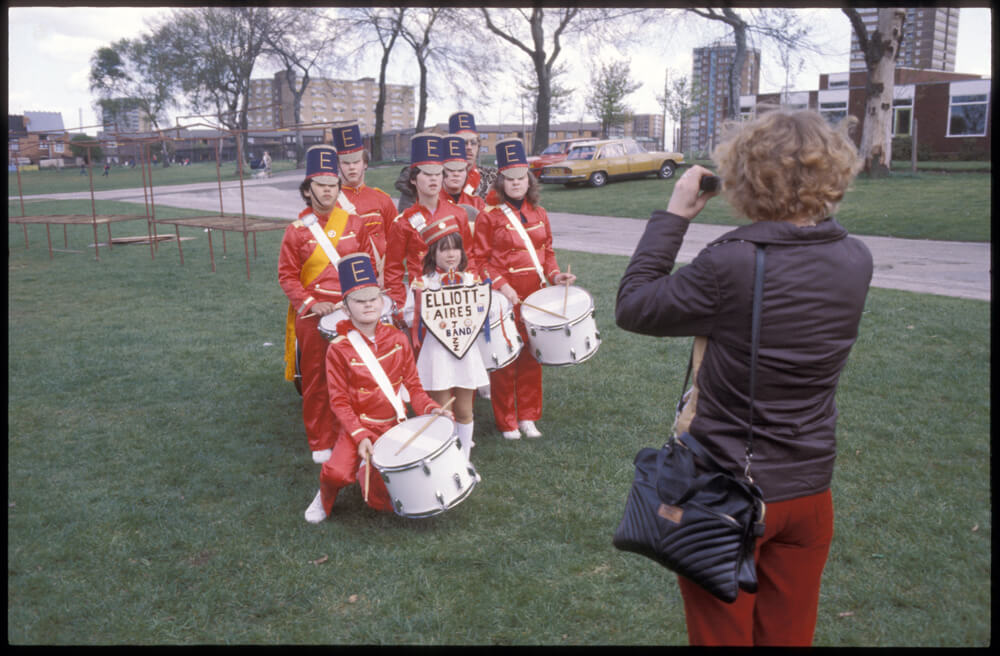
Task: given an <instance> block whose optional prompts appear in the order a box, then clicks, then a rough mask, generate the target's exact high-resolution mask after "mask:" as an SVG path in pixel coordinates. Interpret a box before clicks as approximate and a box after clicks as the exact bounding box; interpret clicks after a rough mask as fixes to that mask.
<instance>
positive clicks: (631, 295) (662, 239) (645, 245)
mask: <svg viewBox="0 0 1000 656" xmlns="http://www.w3.org/2000/svg"><path fill="white" fill-rule="evenodd" d="M688 225H689V222H688V221H687V220H686V219H684V218H682V217H679V216H677V215H675V214H671V213H669V212H664V211H662V210H656V211H654V212H653V215H652V217H650V219H649V222H648V223H647V224H646V230H645V232H643V235H642V238H641V239H639V244H638V246H636V249H635V252H634V253H633V254H632V259H631V260H630V261H629V263H628V267H627V268H626V269H625V274H624V275H623V276H622V279H621V282H620V283H619V285H618V297H617V300H616V302H615V323H617V324H618V327H620V328H623V329H625V330H628V331H631V332H635V333H640V334H643V335H653V336H657V337H666V336H674V337H676V336H683V335H709V334H711V332H712V327H713V324H714V322H715V317H716V315H717V313H718V308H719V301H720V299H719V284H718V280H717V277H716V275H715V269H714V266H713V263H712V254H711V252H710V251H709V250H708V249H706V250H703V251H702V252H701V253H699V254H698V256H697V257H696V258H695V259H694V261H693V262H691V264H689V265H687V266H684V267H681V268H680V269H678V270H677V271H676V272H674V273H671V271H673V268H674V263H675V261H676V259H677V252H678V251H679V250H680V247H681V242H682V241H683V240H684V234H685V233H686V232H687V229H688Z"/></svg>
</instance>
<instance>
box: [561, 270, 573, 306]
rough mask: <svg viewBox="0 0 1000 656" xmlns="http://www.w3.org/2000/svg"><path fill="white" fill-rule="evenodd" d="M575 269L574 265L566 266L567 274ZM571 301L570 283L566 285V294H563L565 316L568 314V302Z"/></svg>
mask: <svg viewBox="0 0 1000 656" xmlns="http://www.w3.org/2000/svg"><path fill="white" fill-rule="evenodd" d="M572 269H573V265H572V264H567V265H566V273H569V272H570V271H571V270H572ZM568 300H569V282H567V283H566V292H565V293H564V294H563V314H566V302H567V301H568Z"/></svg>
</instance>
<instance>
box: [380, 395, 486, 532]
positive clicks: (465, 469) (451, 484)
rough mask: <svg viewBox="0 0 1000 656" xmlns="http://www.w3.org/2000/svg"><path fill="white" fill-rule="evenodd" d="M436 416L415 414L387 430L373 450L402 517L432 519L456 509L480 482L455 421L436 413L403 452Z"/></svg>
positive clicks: (397, 510)
mask: <svg viewBox="0 0 1000 656" xmlns="http://www.w3.org/2000/svg"><path fill="white" fill-rule="evenodd" d="M432 417H434V415H422V416H419V417H413V418H411V419H407V420H406V421H404V422H402V423H400V424H399V425H397V426H395V427H393V428H391V429H389V430H388V431H386V432H385V433H384V434H383V435H382V436H381V437H379V439H378V440H376V442H375V446H374V447H373V449H372V464H373V465H374V466H375V468H376V469H378V471H379V473H380V474H381V475H382V480H383V481H384V482H385V487H386V489H387V490H388V491H389V496H390V497H391V498H392V505H393V510H395V512H396V514H397V515H401V516H402V517H431V516H432V515H437V514H440V513H443V512H444V511H445V510H448V509H450V508H453V507H455V506H456V505H458V504H459V503H460V502H461V501H462V500H464V499H465V498H466V497H467V496H469V493H470V492H472V488H474V487H475V485H476V483H477V482H479V474H477V473H476V469H475V467H473V466H472V464H471V463H470V462H469V460H468V458H466V457H465V454H464V453H462V448H461V445H460V444H459V442H458V437H457V433H456V430H455V424H454V422H452V421H451V420H450V419H448V418H447V417H443V416H437V417H436V418H435V419H434V421H432V422H431V424H430V425H429V426H428V427H427V429H426V430H424V432H423V433H421V434H420V435H418V436H417V439H416V440H414V441H413V442H412V443H411V444H409V445H408V446H407V447H406V448H405V449H403V451H402V452H401V453H399V455H396V451H398V450H399V447H401V446H402V445H403V444H404V443H405V442H406V441H407V440H408V439H410V438H411V437H412V436H413V434H414V433H416V432H417V431H418V430H420V429H421V428H422V427H423V426H424V425H425V424H427V422H428V421H430V419H431V418H432Z"/></svg>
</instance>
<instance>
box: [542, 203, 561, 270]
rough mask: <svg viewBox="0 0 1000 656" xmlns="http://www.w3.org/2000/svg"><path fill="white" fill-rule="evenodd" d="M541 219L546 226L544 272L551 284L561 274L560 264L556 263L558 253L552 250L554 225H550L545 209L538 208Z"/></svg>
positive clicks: (543, 247)
mask: <svg viewBox="0 0 1000 656" xmlns="http://www.w3.org/2000/svg"><path fill="white" fill-rule="evenodd" d="M538 215H539V219H541V221H542V223H544V224H545V241H543V242H542V248H541V258H540V259H541V265H542V271H543V272H544V273H545V276H546V277H547V278H548V281H549V283H553V278H554V277H555V275H556V274H557V273H559V263H558V262H556V252H555V251H554V250H553V249H552V225H551V224H550V223H549V215H548V212H546V211H545V208H543V207H539V208H538Z"/></svg>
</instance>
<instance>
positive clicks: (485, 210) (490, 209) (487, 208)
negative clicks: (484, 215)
mask: <svg viewBox="0 0 1000 656" xmlns="http://www.w3.org/2000/svg"><path fill="white" fill-rule="evenodd" d="M498 207H500V206H499V205H487V206H486V207H484V208H483V211H484V212H492V211H493V210H495V209H496V208H498Z"/></svg>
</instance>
